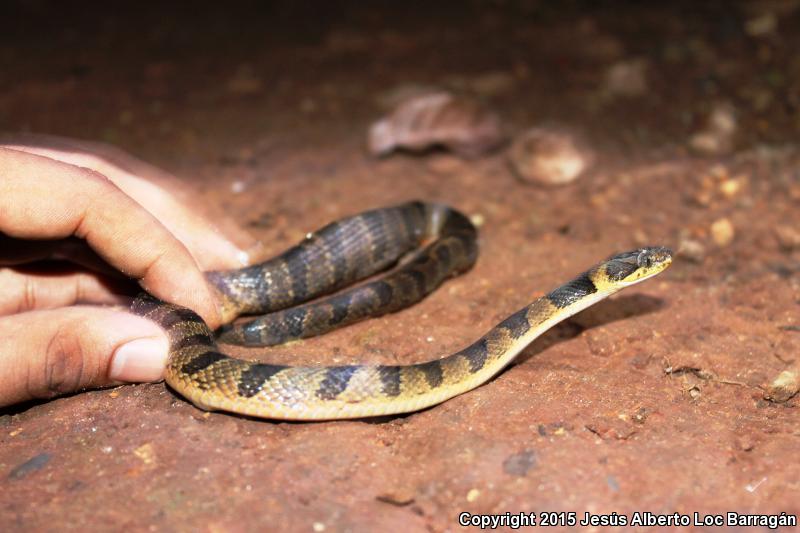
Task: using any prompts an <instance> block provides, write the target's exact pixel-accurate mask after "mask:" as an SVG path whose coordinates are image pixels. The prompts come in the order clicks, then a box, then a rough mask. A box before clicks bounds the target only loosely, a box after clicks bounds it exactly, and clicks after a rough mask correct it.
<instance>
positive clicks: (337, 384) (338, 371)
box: [316, 365, 359, 400]
mask: <svg viewBox="0 0 800 533" xmlns="http://www.w3.org/2000/svg"><path fill="white" fill-rule="evenodd" d="M358 369H359V367H358V366H354V365H348V366H334V367H331V368H329V369H328V371H327V372H326V373H325V379H323V380H322V383H320V384H319V388H318V389H317V393H316V394H317V398H319V399H320V400H333V399H335V398H336V397H337V396H339V395H340V394H341V393H342V392H344V390H345V389H346V388H347V384H348V383H349V382H350V378H351V377H353V374H355V373H356V370H358Z"/></svg>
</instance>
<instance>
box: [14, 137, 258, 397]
mask: <svg viewBox="0 0 800 533" xmlns="http://www.w3.org/2000/svg"><path fill="white" fill-rule="evenodd" d="M100 171H102V173H101V172H100ZM175 183H176V180H174V178H172V177H171V176H169V175H167V174H166V173H164V172H163V171H160V170H158V169H155V168H154V167H151V166H149V165H147V164H145V163H143V162H141V161H138V160H136V159H134V158H132V157H130V156H128V155H127V154H124V153H122V152H120V151H118V150H116V149H114V148H111V147H108V146H105V145H99V144H93V143H84V142H78V141H72V140H68V139H60V138H52V137H45V138H38V137H37V138H27V139H24V140H23V141H8V140H5V139H0V339H2V342H0V406H5V405H10V404H14V403H18V402H22V401H26V400H31V399H41V398H50V397H53V396H57V395H59V394H64V393H68V392H74V391H77V390H82V389H85V388H95V387H101V386H107V385H112V384H115V383H121V382H143V381H156V380H158V379H161V377H162V374H163V370H164V365H165V362H166V358H167V349H168V345H167V339H166V336H165V334H164V332H163V331H162V330H161V329H160V328H159V327H158V326H157V325H156V324H154V323H153V322H151V321H149V320H146V319H144V318H141V317H138V316H134V315H132V314H130V313H128V312H127V311H126V310H125V309H126V308H125V307H124V306H123V305H124V304H125V302H127V301H128V299H126V296H129V294H130V293H131V289H133V291H134V292H135V291H136V290H140V289H139V288H136V287H135V286H134V284H135V283H138V285H140V287H141V288H143V289H145V290H147V291H148V292H150V293H151V294H153V295H155V296H157V297H159V298H161V299H163V300H166V301H169V302H172V303H176V304H178V305H182V306H185V307H189V308H191V309H193V310H195V311H196V312H197V313H198V314H199V315H200V316H202V317H203V318H204V319H205V320H206V322H207V323H208V324H209V325H210V326H211V327H216V326H218V325H219V324H220V316H219V310H218V307H217V302H216V300H215V297H214V292H213V290H212V289H211V288H210V287H209V286H208V285H207V283H206V281H205V278H204V276H203V274H202V272H203V271H204V270H210V269H223V268H236V267H241V266H243V264H246V263H247V262H248V260H249V257H250V254H249V253H248V252H252V251H253V250H254V249H255V244H254V242H253V241H252V240H251V239H249V237H247V236H246V235H244V234H242V233H240V232H239V233H237V232H235V231H234V232H233V233H231V230H230V227H229V228H228V230H229V231H228V234H227V235H223V234H222V233H221V232H220V231H219V230H218V228H217V227H216V226H214V225H212V224H211V223H210V222H209V221H208V220H207V219H205V218H202V217H201V216H199V215H197V214H196V213H194V212H193V211H192V210H189V209H188V208H187V207H185V206H184V204H182V203H181V202H180V201H179V200H178V198H179V197H180V196H179V195H177V194H175V193H174V191H172V192H170V191H168V190H167V188H166V187H165V184H166V186H169V185H170V184H172V185H174V184H175ZM193 205H196V204H194V203H193ZM229 237H232V238H229ZM234 242H235V244H234ZM46 259H58V260H67V261H70V262H71V266H70V267H69V268H64V264H65V263H62V262H59V263H58V264H57V265H58V266H57V267H55V268H54V267H53V266H52V264H51V263H42V262H41V260H46ZM132 286H133V287H132ZM126 293H127V295H126Z"/></svg>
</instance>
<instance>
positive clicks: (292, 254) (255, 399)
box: [132, 202, 672, 420]
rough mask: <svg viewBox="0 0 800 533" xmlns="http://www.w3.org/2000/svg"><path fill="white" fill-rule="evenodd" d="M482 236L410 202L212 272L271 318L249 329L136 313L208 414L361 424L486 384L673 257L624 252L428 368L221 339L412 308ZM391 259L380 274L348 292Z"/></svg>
mask: <svg viewBox="0 0 800 533" xmlns="http://www.w3.org/2000/svg"><path fill="white" fill-rule="evenodd" d="M476 238H477V232H476V230H475V228H474V226H473V225H472V224H471V222H470V221H469V219H467V218H466V217H465V216H464V215H463V214H461V213H459V212H458V211H456V210H454V209H452V208H449V207H447V206H444V205H440V204H433V203H424V202H408V203H405V204H402V205H399V206H395V207H387V208H382V209H376V210H373V211H367V212H364V213H361V214H359V215H355V216H352V217H349V218H346V219H342V220H339V221H336V222H333V223H331V224H329V225H328V226H325V227H324V228H322V229H321V230H319V231H317V232H315V233H312V234H309V235H307V236H306V239H305V240H304V241H303V242H301V243H300V244H298V245H297V246H295V247H293V248H290V249H289V250H287V251H286V252H284V253H283V254H281V255H280V256H278V257H276V258H274V259H271V260H269V261H266V262H264V263H261V264H259V265H254V266H251V267H247V268H243V269H240V270H234V271H226V272H210V273H208V274H207V277H208V280H209V282H210V283H211V284H212V285H213V286H214V287H215V288H216V290H217V291H218V293H219V296H220V299H221V301H222V307H223V315H224V316H223V318H224V320H225V321H226V322H230V321H232V320H234V319H235V318H236V317H238V316H239V315H243V314H248V315H250V314H256V313H266V315H264V316H262V317H260V318H257V319H255V320H252V321H250V322H247V323H245V324H236V325H231V326H226V327H223V328H222V329H221V330H220V331H219V332H217V333H216V334H215V333H214V332H212V331H211V330H210V329H209V328H208V326H207V325H206V324H205V323H204V322H203V320H202V319H201V318H200V317H199V316H198V315H197V314H195V313H194V312H193V311H191V310H189V309H186V308H183V307H178V306H175V305H172V304H169V303H166V302H163V301H160V300H158V299H156V298H154V297H152V296H150V295H147V294H143V295H141V296H139V297H138V298H137V299H136V300H135V301H134V303H133V305H132V309H133V311H134V312H135V313H136V314H139V315H141V316H144V317H147V318H150V319H152V320H154V321H155V322H157V323H158V324H160V325H161V326H162V327H163V328H164V329H165V330H166V331H167V334H168V336H169V339H170V357H169V360H168V363H167V370H166V374H165V376H166V381H167V383H168V384H169V385H170V386H171V387H172V388H173V389H174V390H176V391H177V392H178V393H180V394H181V395H183V396H184V397H186V398H188V399H189V400H191V401H192V402H193V403H194V404H195V405H196V406H198V407H200V408H202V409H207V410H224V411H229V412H234V413H239V414H244V415H250V416H256V417H262V418H271V419H285V420H334V419H344V418H361V417H368V416H378V415H389V414H397V413H405V412H411V411H416V410H419V409H423V408H425V407H429V406H431V405H436V404H438V403H440V402H443V401H445V400H447V399H449V398H452V397H453V396H456V395H458V394H461V393H463V392H466V391H469V390H471V389H473V388H475V387H477V386H479V385H481V384H482V383H484V382H486V381H487V380H489V379H490V378H491V377H492V376H494V375H496V374H497V373H498V372H499V371H500V370H502V369H503V368H504V367H505V366H506V365H508V364H509V363H510V362H511V361H512V360H513V359H514V357H516V355H517V354H518V353H519V352H521V351H522V350H523V349H524V348H525V347H526V346H527V345H528V344H530V343H531V342H532V341H533V340H534V339H535V338H536V337H538V336H539V335H541V334H542V333H544V332H545V331H547V330H548V329H550V328H551V327H552V326H554V325H555V324H557V323H558V322H560V321H562V320H564V319H566V318H568V317H570V316H572V315H574V314H575V313H577V312H579V311H581V310H583V309H585V308H587V307H589V306H591V305H593V304H595V303H597V302H598V301H600V300H602V299H604V298H606V297H607V296H609V295H611V294H613V293H615V292H617V291H619V290H620V289H622V288H624V287H627V286H630V285H633V284H635V283H638V282H641V281H643V280H645V279H648V278H650V277H652V276H654V275H656V274H658V273H660V272H662V271H663V270H664V269H665V268H667V267H668V266H669V265H670V264H671V262H672V254H671V252H670V251H669V250H668V249H666V248H662V247H649V248H641V249H637V250H633V251H630V252H625V253H622V254H618V255H615V256H612V257H610V258H609V259H607V260H606V261H604V262H602V263H600V264H598V265H595V266H594V267H592V268H590V269H589V270H587V271H586V272H584V273H582V274H580V275H579V276H577V277H575V278H574V279H572V280H571V281H568V282H567V283H565V284H564V285H562V286H560V287H558V288H557V289H555V290H553V291H551V292H550V293H548V294H547V295H545V296H543V297H541V298H538V299H537V300H535V301H534V302H533V303H531V304H530V305H528V306H526V307H524V308H522V309H520V310H519V311H517V312H515V313H514V314H512V315H511V316H509V317H508V318H506V319H505V320H503V321H502V322H500V323H499V324H498V325H497V326H495V327H493V328H492V329H491V330H489V331H488V332H487V333H486V334H485V335H483V336H482V337H481V338H479V339H478V340H477V341H475V342H474V343H473V344H471V345H470V346H468V347H466V348H464V349H463V350H460V351H458V352H456V353H454V354H452V355H449V356H447V357H444V358H442V359H436V360H432V361H428V362H424V363H419V364H411V365H341V366H315V367H311V366H309V367H306V366H285V365H275V364H269V363H261V362H255V361H246V360H243V359H237V358H233V357H230V356H228V355H225V354H224V353H222V352H220V351H219V348H218V346H217V341H218V340H219V341H223V342H226V343H235V344H243V345H249V346H261V345H272V344H279V343H283V342H286V341H289V340H292V339H298V338H305V337H310V336H314V335H319V334H322V333H324V332H326V331H329V330H331V329H333V328H336V327H341V326H344V325H347V324H351V323H353V322H356V321H358V320H363V319H364V318H367V317H370V316H379V315H382V314H385V313H390V312H393V311H396V310H398V309H401V308H403V307H406V306H408V305H411V304H413V303H414V302H416V301H419V300H420V299H422V298H424V297H425V295H427V294H428V293H430V292H431V291H433V290H435V289H436V288H437V287H438V286H439V285H440V284H441V283H442V282H443V281H445V280H446V279H447V278H448V277H450V276H453V275H456V274H458V273H461V272H463V271H465V270H468V269H469V268H470V267H471V266H472V265H473V263H474V262H475V259H476V257H477V244H476ZM392 266H394V268H393V269H391V270H389V271H388V273H386V274H384V275H383V276H382V277H378V278H377V279H372V280H368V281H366V282H362V283H360V284H357V285H355V286H354V287H351V288H345V287H348V286H350V285H352V284H353V283H355V282H358V281H360V280H364V279H366V278H369V277H370V276H373V275H375V274H376V273H378V272H380V271H383V270H385V269H387V268H389V267H392ZM337 291H338V292H337Z"/></svg>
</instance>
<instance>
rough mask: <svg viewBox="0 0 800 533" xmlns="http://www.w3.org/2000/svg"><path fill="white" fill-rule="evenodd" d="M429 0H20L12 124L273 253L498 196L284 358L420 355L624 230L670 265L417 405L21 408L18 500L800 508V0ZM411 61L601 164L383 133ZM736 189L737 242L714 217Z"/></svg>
mask: <svg viewBox="0 0 800 533" xmlns="http://www.w3.org/2000/svg"><path fill="white" fill-rule="evenodd" d="M431 4H434V3H432V2H427V3H424V2H410V3H409V2H404V3H403V8H402V9H400V8H397V7H390V4H389V3H386V4H371V7H363V6H359V4H358V3H356V2H353V3H348V2H329V3H319V5H316V6H314V7H306V8H299V7H295V8H291V7H289V5H290V3H288V2H287V3H279V4H276V5H274V6H273V7H261V8H259V9H256V7H255V5H251V4H247V3H225V5H224V6H216V7H214V8H205V9H199V8H196V7H191V8H189V7H185V8H183V9H181V8H177V7H174V8H163V7H158V8H155V7H153V8H147V7H141V6H137V7H133V6H131V7H128V8H119V10H117V11H112V10H110V9H109V8H107V7H106V8H103V9H101V7H100V6H99V5H98V7H97V9H91V8H90V7H86V6H84V7H83V8H82V9H84V12H82V13H77V12H74V11H68V10H67V9H66V8H56V7H55V6H56V5H57V4H56V3H55V2H53V3H51V2H44V1H42V2H14V3H11V4H10V7H8V8H7V9H8V11H7V13H6V14H5V15H4V16H3V19H2V20H0V35H2V36H1V37H0V129H2V130H6V131H12V132H13V131H36V132H46V133H56V134H61V135H69V136H75V137H82V138H89V139H97V140H105V141H108V142H111V143H114V144H116V145H118V146H120V147H122V148H124V149H126V150H128V151H130V152H132V153H134V154H136V155H138V156H140V157H142V158H144V159H146V160H148V161H150V162H153V163H154V164H157V165H160V166H162V167H164V168H166V169H169V170H171V171H173V172H175V173H177V174H178V175H180V176H182V177H183V178H185V179H186V180H187V181H190V182H191V183H192V185H193V186H194V187H196V188H197V189H198V190H200V191H202V193H203V196H204V198H205V199H206V200H207V202H208V203H209V204H214V205H217V206H222V207H223V208H224V209H225V210H226V211H227V212H228V213H230V214H231V216H233V217H234V218H235V220H236V221H237V222H238V223H240V224H241V225H242V226H245V227H247V228H248V229H249V230H250V231H251V232H252V233H253V234H254V235H256V236H257V237H258V238H259V239H262V240H263V242H264V243H265V252H266V253H267V255H269V254H271V253H276V252H279V251H281V250H282V249H283V248H285V247H286V246H288V245H290V244H292V243H293V242H295V241H296V240H297V239H298V238H299V237H300V236H302V235H303V234H305V233H306V232H307V231H309V230H312V229H314V228H317V227H319V226H320V225H322V224H324V223H326V222H328V221H330V220H332V219H335V218H338V217H341V216H344V215H347V214H351V213H355V212H357V211H361V210H363V209H367V208H371V207H375V206H380V205H386V204H391V203H397V202H400V201H403V200H406V199H410V198H423V199H430V200H436V201H442V202H446V203H449V204H452V205H454V206H457V207H458V208H459V209H461V210H463V211H465V212H466V213H469V214H470V215H480V216H481V217H482V218H483V225H482V227H481V237H480V246H481V256H480V259H479V261H478V263H477V265H476V267H475V268H474V269H473V270H472V271H470V272H469V273H467V274H466V275H464V276H462V277H459V278H457V279H454V280H451V281H449V282H448V283H446V284H445V285H444V286H443V287H442V289H440V290H439V291H437V292H436V293H435V294H434V295H432V296H431V297H429V298H428V299H426V300H425V301H424V302H423V303H421V304H419V305H417V306H415V307H413V308H411V309H408V310H405V311H403V312H400V313H397V314H395V315H391V316H387V317H384V318H380V319H376V320H372V321H368V322H364V323H361V324H358V325H356V326H353V327H349V328H346V329H344V330H341V331H338V332H335V333H333V334H330V335H327V336H325V337H323V338H320V339H313V340H308V341H305V342H302V343H297V344H294V345H291V346H289V347H282V348H278V349H274V350H269V351H268V352H265V353H268V355H265V358H269V359H270V360H275V361H305V362H319V363H328V362H331V361H335V362H340V363H343V362H367V361H369V362H376V363H410V362H415V361H421V360H425V359H429V358H433V357H436V356H440V355H443V354H447V353H450V352H452V351H454V350H456V349H458V348H460V347H463V346H464V345H466V344H467V343H469V342H471V341H472V340H473V339H474V338H475V337H476V336H477V335H479V334H481V333H482V332H483V331H484V330H486V329H488V328H490V327H491V326H493V325H494V324H495V323H496V322H497V321H498V320H500V319H501V318H503V317H505V316H506V315H508V314H510V313H511V312H512V311H514V310H516V309H517V308H519V307H521V306H522V305H524V304H526V303H528V302H529V301H531V300H532V299H533V298H535V297H538V296H540V295H542V294H543V293H545V292H546V291H547V290H549V289H551V288H553V287H555V286H557V285H558V284H560V283H562V282H564V281H566V280H567V279H568V278H569V277H570V276H572V275H573V274H575V273H577V272H579V271H581V270H582V269H584V268H586V267H588V266H589V265H591V264H592V263H594V262H596V261H597V260H599V259H602V258H603V257H605V256H607V255H609V254H610V253H612V252H614V251H619V250H623V249H627V248H631V247H634V246H638V245H642V244H660V245H667V246H671V247H673V248H678V247H680V246H683V248H684V250H685V252H684V253H682V254H681V255H680V256H679V257H678V260H677V261H676V263H675V264H674V265H673V267H672V268H671V269H670V270H669V271H668V272H666V273H665V274H664V275H662V276H659V277H658V278H656V279H655V280H653V281H651V282H648V283H646V284H643V285H640V286H637V288H636V289H632V290H630V291H626V293H623V294H622V295H620V296H619V297H617V298H614V299H612V300H610V301H607V302H604V303H602V304H600V305H598V306H596V307H595V308H592V309H590V310H589V311H587V312H585V313H583V314H581V315H579V316H578V317H576V318H574V319H573V320H570V321H569V322H568V323H566V324H564V325H562V326H560V327H558V328H556V329H554V330H553V331H552V332H550V333H548V334H547V335H546V336H545V337H544V338H542V339H540V340H539V341H537V342H536V343H534V344H533V345H532V346H531V347H530V348H529V349H527V350H526V351H525V352H524V354H523V356H522V357H521V359H520V360H519V362H518V364H516V365H515V366H513V367H511V368H510V369H508V370H507V371H505V372H504V373H502V374H501V375H500V376H499V377H497V378H496V379H494V380H493V381H491V382H490V383H488V384H487V385H485V386H483V387H481V388H479V389H477V390H476V391H473V392H470V393H468V394H465V395H462V396H460V397H458V398H455V399H453V400H451V401H449V402H446V403H445V404H443V405H441V406H438V407H435V408H432V409H429V410H426V411H424V412H421V413H416V414H412V415H408V416H403V417H394V418H389V419H384V420H379V421H343V422H329V423H313V424H299V423H273V422H269V421H259V420H253V419H247V418H240V417H235V416H229V415H225V414H205V413H203V412H201V411H199V410H197V409H196V408H194V407H193V406H192V405H190V404H188V403H187V402H186V401H184V400H183V399H181V398H180V397H178V396H176V395H175V394H174V393H172V392H171V391H169V390H168V389H167V388H165V386H164V385H163V384H152V385H139V386H123V387H119V388H115V389H112V390H101V391H90V392H84V393H81V394H76V395H73V396H70V397H67V398H61V399H57V400H53V401H50V402H44V403H40V404H36V405H26V406H20V407H15V408H11V409H8V410H6V411H5V414H2V415H0V523H2V524H3V529H6V530H17V531H22V530H59V531H63V530H69V529H75V530H78V529H83V526H85V525H87V524H89V525H92V526H93V527H94V528H96V529H98V530H118V529H121V528H127V529H130V530H137V531H140V530H148V529H150V530H154V531H174V530H184V531H195V530H208V531H215V532H217V531H248V530H257V529H258V530H275V531H279V530H280V531H317V532H319V531H368V530H386V531H397V530H400V529H401V528H402V529H403V530H405V531H409V532H410V531H426V530H428V531H447V530H451V529H456V528H457V527H456V517H457V515H458V513H459V512H461V511H469V512H471V513H478V512H492V513H502V512H506V511H510V512H514V513H516V512H520V511H524V512H529V511H537V512H539V511H578V512H581V513H582V512H583V511H585V510H588V511H592V512H612V511H616V512H619V513H631V512H633V511H637V510H638V511H645V510H648V511H652V512H663V513H668V512H682V513H691V512H693V511H702V512H723V511H728V510H739V511H743V512H744V511H746V512H780V511H786V512H790V513H795V514H797V513H800V482H798V479H800V466H798V462H797V456H798V452H800V410H798V405H800V403H799V402H800V399H798V397H795V398H793V399H791V400H789V401H787V402H784V403H776V402H771V401H768V400H766V399H765V393H764V390H763V388H764V387H765V386H766V385H767V384H768V383H769V382H770V381H771V380H772V379H774V378H775V377H776V376H777V375H778V374H779V373H780V372H781V371H783V370H786V369H795V370H796V369H798V365H800V363H799V362H798V357H800V250H798V249H796V248H795V249H792V248H791V243H787V242H784V244H783V245H781V241H780V239H779V235H778V233H776V232H780V231H781V230H780V229H776V228H778V227H783V231H791V230H792V229H794V230H795V231H796V229H797V228H798V227H800V209H798V208H799V207H800V146H798V143H797V139H798V132H799V131H800V118H798V117H799V114H798V106H799V105H800V92H798V87H800V63H798V59H797V57H798V56H797V54H796V53H795V52H796V50H797V49H798V44H800V43H799V42H798V41H799V40H800V33H798V32H797V31H792V28H794V29H796V28H797V27H798V23H800V12H798V11H792V4H791V3H788V2H782V3H781V2H778V3H775V2H770V3H767V2H763V3H752V4H734V3H721V4H712V3H704V5H705V7H704V8H703V9H702V10H700V9H697V8H693V7H691V6H692V5H693V4H694V3H691V2H687V3H686V4H684V5H683V7H681V6H680V5H679V6H678V7H673V8H670V9H667V8H666V7H663V6H666V4H664V5H663V6H662V7H655V4H653V7H650V8H649V9H646V8H644V7H641V6H639V5H638V4H633V3H632V4H627V3H610V2H608V3H601V4H600V5H597V4H586V5H584V4H581V3H558V6H559V7H558V8H555V7H554V6H555V5H556V4H554V3H548V2H541V3H537V2H519V3H512V2H500V1H498V2H489V1H487V2H477V1H476V2H470V3H452V4H445V3H435V5H431ZM795 4H796V3H795ZM548 6H549V7H548ZM590 6H594V7H590ZM795 7H796V6H795ZM52 9H56V11H52ZM765 13H766V15H765ZM770 14H771V15H770ZM770 16H771V17H772V19H770ZM765 17H766V18H765ZM770 20H771V22H772V23H773V26H770ZM759 24H761V26H759ZM765 28H766V29H765ZM620 64H621V65H623V68H625V67H624V65H628V66H630V65H631V64H632V65H634V67H633V70H634V71H636V70H637V69H643V72H644V73H645V75H644V82H643V83H644V85H641V83H640V82H641V80H638V81H637V80H636V79H633V81H631V80H626V79H623V80H622V88H619V87H617V88H615V87H614V86H612V85H613V84H612V85H609V84H610V83H611V82H610V81H609V77H608V76H609V70H610V69H612V68H613V67H614V66H615V65H617V66H618V65H620ZM636 64H640V65H642V64H643V65H644V67H636V66H635V65H636ZM623 78H624V77H623ZM637 84H639V85H637ZM418 86H437V87H447V88H452V89H457V90H463V91H468V92H471V93H473V94H476V95H478V97H480V98H482V99H484V100H485V101H487V102H488V103H490V104H491V105H492V106H494V107H495V108H496V109H497V110H499V112H500V113H501V114H502V115H503V117H504V118H505V120H506V121H507V123H508V124H509V127H511V128H512V130H514V131H519V130H521V129H523V128H525V127H529V126H535V125H541V124H559V125H562V126H566V127H568V128H571V130H572V131H574V132H576V133H577V134H579V135H581V136H583V137H584V138H585V139H586V140H587V142H588V144H589V145H590V146H591V147H592V149H593V150H594V151H595V153H596V154H597V156H598V157H597V159H596V163H595V166H594V167H593V168H592V170H591V171H590V172H589V173H587V174H586V175H585V176H583V177H582V178H581V179H579V180H578V181H577V182H575V183H574V184H572V185H569V186H566V187H562V188H553V189H542V188H537V187H535V186H531V185H527V184H523V183H521V182H520V181H518V180H517V179H516V178H515V177H514V176H513V175H512V173H510V172H509V169H508V166H507V164H506V160H505V157H504V155H503V153H502V152H500V153H497V154H494V155H491V156H488V157H485V158H482V159H478V160H473V161H462V160H460V159H457V158H455V157H453V156H451V155H448V154H446V153H440V152H433V153H430V154H427V155H424V156H420V157H415V156H410V155H398V156H394V157H390V158H388V159H385V160H380V161H376V160H374V159H371V158H370V157H368V156H367V155H366V153H365V150H364V139H365V132H366V130H367V128H368V126H369V124H370V122H371V121H372V120H374V119H375V118H376V117H377V116H379V115H380V114H381V113H382V112H383V111H384V109H385V105H386V102H387V101H389V100H391V99H392V98H393V97H394V96H395V95H396V94H397V93H398V92H399V91H402V90H403V89H404V88H409V87H418ZM720 105H722V106H729V108H728V109H732V110H733V111H734V114H733V116H734V119H735V126H736V129H735V139H734V144H733V148H732V150H731V151H723V152H721V153H715V154H710V155H709V154H696V153H694V152H692V151H691V150H689V149H688V148H687V146H688V144H689V142H690V138H691V135H692V134H693V133H695V132H697V131H699V130H701V129H702V127H703V123H704V121H705V120H706V117H707V116H708V113H709V112H711V110H712V109H714V108H715V106H720ZM721 220H727V221H728V223H729V224H730V226H731V227H732V228H733V235H732V238H731V239H729V240H730V242H725V241H726V238H725V237H726V236H725V235H719V232H718V233H717V234H715V233H714V232H713V231H712V226H713V225H714V223H715V222H717V223H718V226H717V228H718V229H719V227H720V226H719V224H721V225H722V226H725V225H726V223H725V222H719V221H721ZM786 228H788V230H787V229H786ZM723 229H724V228H723ZM722 233H724V231H723V232H722ZM715 235H716V238H715ZM687 241H688V242H689V244H688V246H689V248H688V251H686V250H687V248H686V247H687ZM784 241H786V238H784ZM698 245H699V246H700V248H701V249H698ZM692 246H694V248H692Z"/></svg>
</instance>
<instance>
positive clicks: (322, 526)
mask: <svg viewBox="0 0 800 533" xmlns="http://www.w3.org/2000/svg"><path fill="white" fill-rule="evenodd" d="M311 527H312V528H313V529H314V531H316V532H317V533H321V532H322V531H325V524H323V523H322V522H314V523H313V524H312V525H311Z"/></svg>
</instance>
